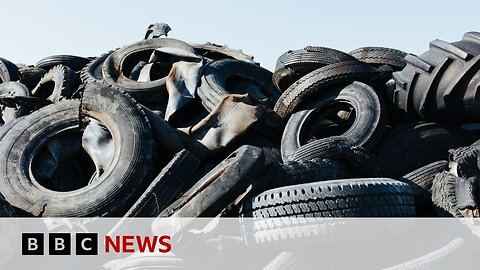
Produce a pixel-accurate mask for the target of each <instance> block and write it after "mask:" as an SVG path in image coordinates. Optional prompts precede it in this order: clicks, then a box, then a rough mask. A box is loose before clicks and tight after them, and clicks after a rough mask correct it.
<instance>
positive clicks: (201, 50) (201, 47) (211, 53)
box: [191, 42, 260, 66]
mask: <svg viewBox="0 0 480 270" xmlns="http://www.w3.org/2000/svg"><path fill="white" fill-rule="evenodd" d="M191 45H192V47H193V48H194V49H195V52H196V54H197V55H200V56H202V57H205V58H208V59H211V60H213V61H216V60H221V59H236V60H240V61H244V62H248V63H251V64H255V65H257V66H258V65H260V64H259V63H258V62H255V61H254V60H253V56H250V55H247V54H244V53H243V52H242V51H241V50H238V51H237V50H234V49H231V48H229V47H228V46H227V45H218V44H215V43H210V42H207V43H205V44H191Z"/></svg>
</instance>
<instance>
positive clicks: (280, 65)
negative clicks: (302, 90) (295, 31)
mask: <svg viewBox="0 0 480 270" xmlns="http://www.w3.org/2000/svg"><path fill="white" fill-rule="evenodd" d="M355 60H356V59H355V57H353V56H351V55H349V54H347V53H344V52H342V51H338V50H335V49H330V48H325V47H314V46H308V47H305V48H304V49H302V50H293V51H288V52H286V53H284V54H282V55H281V56H280V57H279V58H278V60H277V64H276V66H275V71H274V72H273V77H272V80H273V83H274V84H275V86H276V87H277V88H278V89H279V90H280V91H282V92H283V91H285V90H287V88H288V87H289V86H290V85H292V84H293V83H294V82H296V81H297V80H299V79H300V78H301V77H303V76H304V75H306V74H308V73H310V72H312V71H314V70H316V69H318V68H321V67H324V66H326V65H329V64H335V63H338V62H346V61H355Z"/></svg>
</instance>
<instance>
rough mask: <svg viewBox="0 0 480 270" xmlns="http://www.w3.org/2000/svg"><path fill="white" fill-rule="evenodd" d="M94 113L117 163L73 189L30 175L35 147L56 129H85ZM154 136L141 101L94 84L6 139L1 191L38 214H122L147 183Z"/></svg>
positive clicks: (2, 146)
mask: <svg viewBox="0 0 480 270" xmlns="http://www.w3.org/2000/svg"><path fill="white" fill-rule="evenodd" d="M86 117H92V118H95V119H97V120H99V121H100V122H101V123H102V124H104V125H105V126H106V127H107V128H108V130H109V131H110V132H111V133H112V134H113V140H114V143H115V155H114V159H113V163H112V164H110V166H109V167H108V168H107V169H106V170H105V171H104V173H103V174H102V175H101V176H100V177H99V178H98V180H96V181H95V182H93V183H91V184H89V185H87V186H85V187H83V188H80V189H77V190H74V191H69V192H57V191H52V190H48V189H46V188H43V187H42V186H41V185H40V184H39V183H38V182H37V181H36V180H35V179H32V176H31V175H30V173H29V171H30V169H29V168H30V165H29V164H30V162H31V160H32V159H33V157H34V153H35V151H36V149H38V148H39V147H42V146H43V145H44V144H45V142H46V141H48V140H49V138H51V137H52V136H53V134H55V133H57V132H60V131H62V130H65V129H68V130H71V131H78V132H81V131H82V127H83V126H84V124H83V121H84V120H86ZM154 148H155V144H154V139H153V135H152V131H151V128H150V125H149V123H148V120H147V119H146V116H145V114H144V112H143V111H142V110H141V108H140V106H139V105H138V104H137V103H136V101H135V100H133V99H132V98H131V97H129V96H128V95H126V94H124V93H122V92H121V91H119V90H118V89H114V88H112V87H106V86H101V85H95V84H89V85H87V88H86V89H85V92H84V97H83V99H82V100H81V101H80V100H67V101H61V102H58V103H55V104H52V105H49V106H47V107H44V108H42V109H40V110H38V111H36V112H33V113H32V114H30V115H28V116H26V117H25V118H24V119H23V120H21V121H19V122H18V123H17V124H16V125H14V126H13V127H12V128H11V129H10V131H9V132H8V133H7V134H6V135H5V137H4V138H3V139H2V143H1V144H0V153H1V155H2V156H3V157H4V161H5V162H3V163H2V164H0V193H1V194H3V195H4V196H5V198H6V200H7V201H8V202H9V203H10V204H12V205H13V206H15V207H17V208H20V209H22V210H24V211H26V212H29V213H31V214H32V215H34V216H49V217H85V216H123V214H125V212H126V211H127V210H128V208H129V207H130V206H131V205H132V204H133V203H134V202H135V200H136V199H138V196H140V194H141V193H142V192H143V190H144V188H146V186H147V185H148V183H149V182H148V178H147V176H148V174H149V172H150V168H151V167H152V165H153V164H152V162H153V158H154V150H153V149H154Z"/></svg>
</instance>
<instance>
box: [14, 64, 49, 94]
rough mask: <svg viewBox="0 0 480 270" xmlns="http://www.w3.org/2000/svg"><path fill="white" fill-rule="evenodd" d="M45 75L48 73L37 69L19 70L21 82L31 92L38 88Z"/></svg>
mask: <svg viewBox="0 0 480 270" xmlns="http://www.w3.org/2000/svg"><path fill="white" fill-rule="evenodd" d="M45 73H47V71H45V70H44V69H42V68H37V67H21V68H19V69H18V76H19V80H20V82H21V83H23V84H25V85H26V86H27V88H28V89H29V90H33V89H34V88H35V86H37V84H38V83H39V82H40V80H41V79H42V77H43V76H44V75H45Z"/></svg>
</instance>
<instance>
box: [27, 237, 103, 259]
mask: <svg viewBox="0 0 480 270" xmlns="http://www.w3.org/2000/svg"><path fill="white" fill-rule="evenodd" d="M22 255H45V234H43V233H22ZM48 255H72V234H70V233H49V234H48ZM75 255H98V234H96V233H76V234H75Z"/></svg>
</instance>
